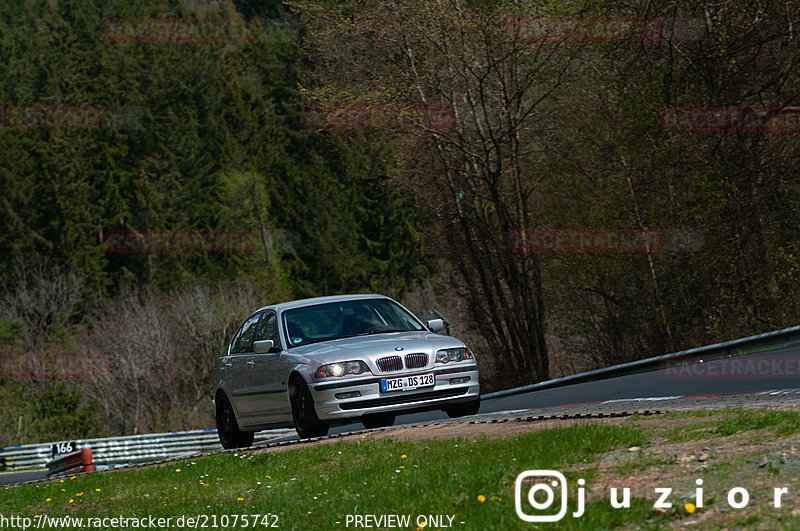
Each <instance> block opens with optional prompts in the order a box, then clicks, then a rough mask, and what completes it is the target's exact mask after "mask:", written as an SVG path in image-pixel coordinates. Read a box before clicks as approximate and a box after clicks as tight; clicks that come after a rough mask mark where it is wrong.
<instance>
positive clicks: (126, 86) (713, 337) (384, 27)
mask: <svg viewBox="0 0 800 531" xmlns="http://www.w3.org/2000/svg"><path fill="white" fill-rule="evenodd" d="M165 20H166V21H170V23H171V24H174V25H175V26H174V27H178V28H181V27H182V28H184V30H185V29H186V28H189V29H190V30H191V28H199V27H201V26H200V25H201V24H203V23H212V26H213V27H214V28H216V29H215V30H214V31H215V32H214V33H213V35H212V34H211V33H200V32H198V30H195V31H196V32H197V33H196V34H194V37H192V35H189V34H184V35H183V37H181V36H176V35H178V33H171V34H170V33H169V31H177V30H165V31H167V33H161V34H159V33H157V32H156V31H155V30H154V29H153V28H156V27H158V26H157V24H156V22H157V21H165ZM226 24H227V25H226ZM799 26H800V15H799V14H798V6H797V5H796V3H793V2H791V1H790V0H785V1H769V2H742V1H738V2H737V1H721V2H720V1H716V2H706V1H703V0H697V1H693V2H685V1H682V0H641V1H637V2H623V1H605V0H601V1H594V0H593V1H587V2H581V1H569V2H560V1H552V2H520V1H510V0H509V1H489V0H484V1H461V0H449V1H444V2H430V1H427V0H420V1H417V0H367V1H359V2H350V1H345V2H334V1H327V0H298V1H297V2H290V3H281V2H278V1H264V0H227V1H224V2H209V1H206V0H184V1H183V2H181V1H178V0H136V1H130V0H124V1H123V0H112V1H105V0H32V1H16V2H8V3H3V5H2V6H0V369H1V370H0V446H4V445H11V444H24V443H31V442H44V441H50V440H64V439H70V438H77V437H92V436H106V435H107V436H112V435H122V434H134V433H148V432H158V431H167V430H180V429H193V428H208V427H209V426H213V412H212V408H211V404H210V401H209V399H208V394H209V392H210V390H211V375H210V372H211V368H212V363H213V360H214V358H215V357H216V356H218V355H219V353H220V352H221V351H222V350H223V349H224V348H225V346H226V344H227V341H229V340H230V337H231V335H232V334H233V332H235V330H236V329H237V327H238V326H239V325H240V324H241V322H242V321H243V320H244V319H245V318H246V317H247V316H248V315H249V313H250V312H251V311H252V310H254V309H255V308H257V307H260V306H263V305H266V304H270V303H275V302H280V301H284V300H291V299H295V298H302V297H310V296H319V295H332V294H338V293H352V292H377V293H385V294H388V295H390V296H394V297H396V298H397V299H398V300H400V301H402V302H403V303H404V304H406V305H407V306H408V307H409V308H410V309H411V310H413V311H414V312H415V313H416V314H417V315H419V316H420V317H422V318H430V317H431V315H430V314H428V310H429V309H431V308H436V309H438V310H439V311H441V312H442V313H443V314H444V315H445V316H446V317H447V318H448V319H449V320H450V321H451V323H452V328H453V333H454V334H455V335H458V336H459V337H460V338H462V339H464V340H465V341H467V343H468V344H469V345H470V346H471V347H472V349H473V350H474V351H475V352H476V354H477V357H478V360H479V363H480V366H481V379H482V380H481V384H482V390H483V391H484V392H489V391H492V390H498V389H503V388H508V387H513V386H516V385H521V384H525V383H531V382H535V381H542V380H546V379H549V378H551V377H559V376H563V375H567V374H571V373H575V372H579V371H583V370H589V369H594V368H598V367H603V366H607V365H610V364H616V363H621V362H626V361H632V360H635V359H641V358H645V357H650V356H655V355H658V354H664V353H667V352H671V351H676V350H680V349H683V348H689V347H694V346H699V345H702V344H707V343H712V342H716V341H722V340H728V339H734V338H737V337H742V336H746V335H750V334H754V333H759V332H765V331H769V330H774V329H778V328H782V327H786V326H791V325H795V324H798V315H800V313H799V312H800V282H798V280H800V263H798V253H800V233H799V232H798V228H800V215H798V213H800V212H799V211H800V180H798V178H797V168H798V167H799V166H800V165H799V164H798V161H800V135H799V134H798V132H800V125H799V124H798V122H799V120H798V110H800V83H799V82H798V76H800V68H798V59H800V41H799V40H798V27H799ZM231 27H238V28H242V27H246V28H248V31H250V30H252V33H251V34H250V33H248V34H246V35H244V36H243V35H242V34H236V33H235V32H233V31H232V30H230V29H229V28H231ZM148 28H149V29H148ZM219 28H223V29H219ZM225 28H228V29H225ZM187 35H189V36H188V37H187ZM190 37H191V38H190ZM65 109H67V110H71V111H69V112H72V113H73V114H74V113H78V114H79V113H80V111H81V110H83V111H85V110H87V109H90V110H92V112H95V111H97V112H99V115H100V116H101V121H99V122H93V124H89V125H86V124H83V125H81V124H76V123H74V122H72V123H71V125H69V124H67V125H65V122H64V121H62V122H58V121H56V122H53V121H52V120H51V121H50V122H48V121H47V120H46V119H44V118H41V112H46V111H47V110H49V111H50V112H62V114H63V113H64V112H66V111H65ZM431 109H436V110H437V112H439V114H438V115H437V116H439V118H441V117H442V116H444V121H442V120H439V121H436V120H433V119H432V116H433V114H432V111H431ZM37 110H38V111H40V118H36V116H37V115H36V111H37ZM401 111H402V112H401ZM398 112H399V113H400V114H403V113H404V114H403V116H404V117H405V118H403V119H404V120H405V121H404V122H402V123H399V122H396V121H395V122H391V120H390V118H391V116H395V115H396V114H397V113H398ZM25 113H28V114H25ZM392 113H394V114H392ZM320 116H322V118H320ZM387 117H390V118H387ZM720 117H722V118H720ZM312 118H313V119H312ZM387 119H389V122H387ZM393 119H396V118H393ZM54 123H55V125H54ZM562 229H570V230H573V231H576V232H574V233H572V234H584V235H585V234H590V235H591V237H592V238H599V240H596V241H599V242H600V243H599V244H595V243H593V244H591V245H583V244H580V245H577V244H575V242H576V241H578V242H581V241H583V240H581V239H580V238H578V240H569V237H568V235H569V234H570V233H563V232H562V233H559V232H557V231H558V230H562ZM148 231H150V232H148ZM159 231H161V232H159ZM192 231H194V232H192ZM203 231H204V232H203ZM237 231H238V232H237ZM242 231H244V232H245V233H246V234H249V235H251V236H252V242H251V243H252V245H250V246H249V247H248V249H247V250H248V251H249V252H198V251H199V249H198V248H197V247H196V246H195V247H193V248H191V249H188V250H190V251H192V252H185V251H187V249H186V248H183V249H182V250H183V251H184V252H131V250H132V248H128V249H127V251H128V252H115V248H114V247H113V246H112V245H110V244H109V242H110V239H109V235H110V234H114V233H115V232H116V233H124V234H128V235H136V234H138V235H140V236H141V235H143V234H144V235H147V234H162V235H164V234H173V235H174V234H232V233H234V232H237V233H241V232H242ZM537 231H538V232H537ZM554 231H555V232H554ZM588 231H593V232H588ZM642 233H646V234H651V235H656V237H655V239H654V240H653V241H654V242H655V243H654V244H653V245H650V244H647V245H644V246H641V245H638V246H633V247H626V248H620V246H619V243H618V240H619V236H620V235H631V234H634V235H635V234H642ZM559 234H561V235H562V239H561V240H558V235H559ZM565 234H566V235H567V236H566V239H564V238H565V237H564V235H565ZM614 237H616V238H617V240H614V239H613V238H614ZM548 238H549V239H548ZM556 240H558V241H560V242H561V244H564V245H560V244H559V245H560V246H557V248H553V247H548V245H554V244H553V242H555V241H556ZM133 241H135V240H133ZM568 241H569V242H571V243H565V242H568ZM593 241H594V240H593ZM548 242H549V243H548ZM615 242H616V243H615ZM612 243H613V245H612ZM116 250H117V251H118V250H119V249H116ZM133 250H135V249H133ZM146 250H147V249H142V248H139V251H146ZM217 250H219V249H217ZM229 250H230V249H229ZM239 250H241V249H239ZM559 251H563V252H559Z"/></svg>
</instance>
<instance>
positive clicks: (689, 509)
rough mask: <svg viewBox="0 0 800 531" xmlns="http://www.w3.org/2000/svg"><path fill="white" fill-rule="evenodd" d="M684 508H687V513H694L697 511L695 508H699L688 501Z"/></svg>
mask: <svg viewBox="0 0 800 531" xmlns="http://www.w3.org/2000/svg"><path fill="white" fill-rule="evenodd" d="M684 508H685V509H686V512H687V513H689V514H693V513H694V511H695V509H697V508H696V507H695V506H694V504H693V503H687V504H686V505H684Z"/></svg>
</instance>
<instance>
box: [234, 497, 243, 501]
mask: <svg viewBox="0 0 800 531" xmlns="http://www.w3.org/2000/svg"><path fill="white" fill-rule="evenodd" d="M236 501H244V498H236Z"/></svg>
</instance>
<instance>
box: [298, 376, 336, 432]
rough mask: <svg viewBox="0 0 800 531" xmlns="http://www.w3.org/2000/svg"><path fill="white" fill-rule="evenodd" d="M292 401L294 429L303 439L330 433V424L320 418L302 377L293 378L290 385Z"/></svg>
mask: <svg viewBox="0 0 800 531" xmlns="http://www.w3.org/2000/svg"><path fill="white" fill-rule="evenodd" d="M289 393H290V397H291V401H292V418H293V419H294V429H295V430H296V431H297V436H298V437H300V438H301V439H307V438H309V437H322V436H324V435H327V434H328V425H327V424H325V423H324V422H322V421H321V420H319V417H318V416H317V410H316V409H314V399H313V398H312V397H311V392H310V391H309V390H308V387H307V386H306V384H305V382H303V380H301V379H300V378H295V379H294V380H292V383H291V386H290V387H289Z"/></svg>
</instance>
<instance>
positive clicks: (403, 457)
mask: <svg viewBox="0 0 800 531" xmlns="http://www.w3.org/2000/svg"><path fill="white" fill-rule="evenodd" d="M406 457H408V456H407V455H406V454H403V455H401V456H400V459H405V458H406Z"/></svg>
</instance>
